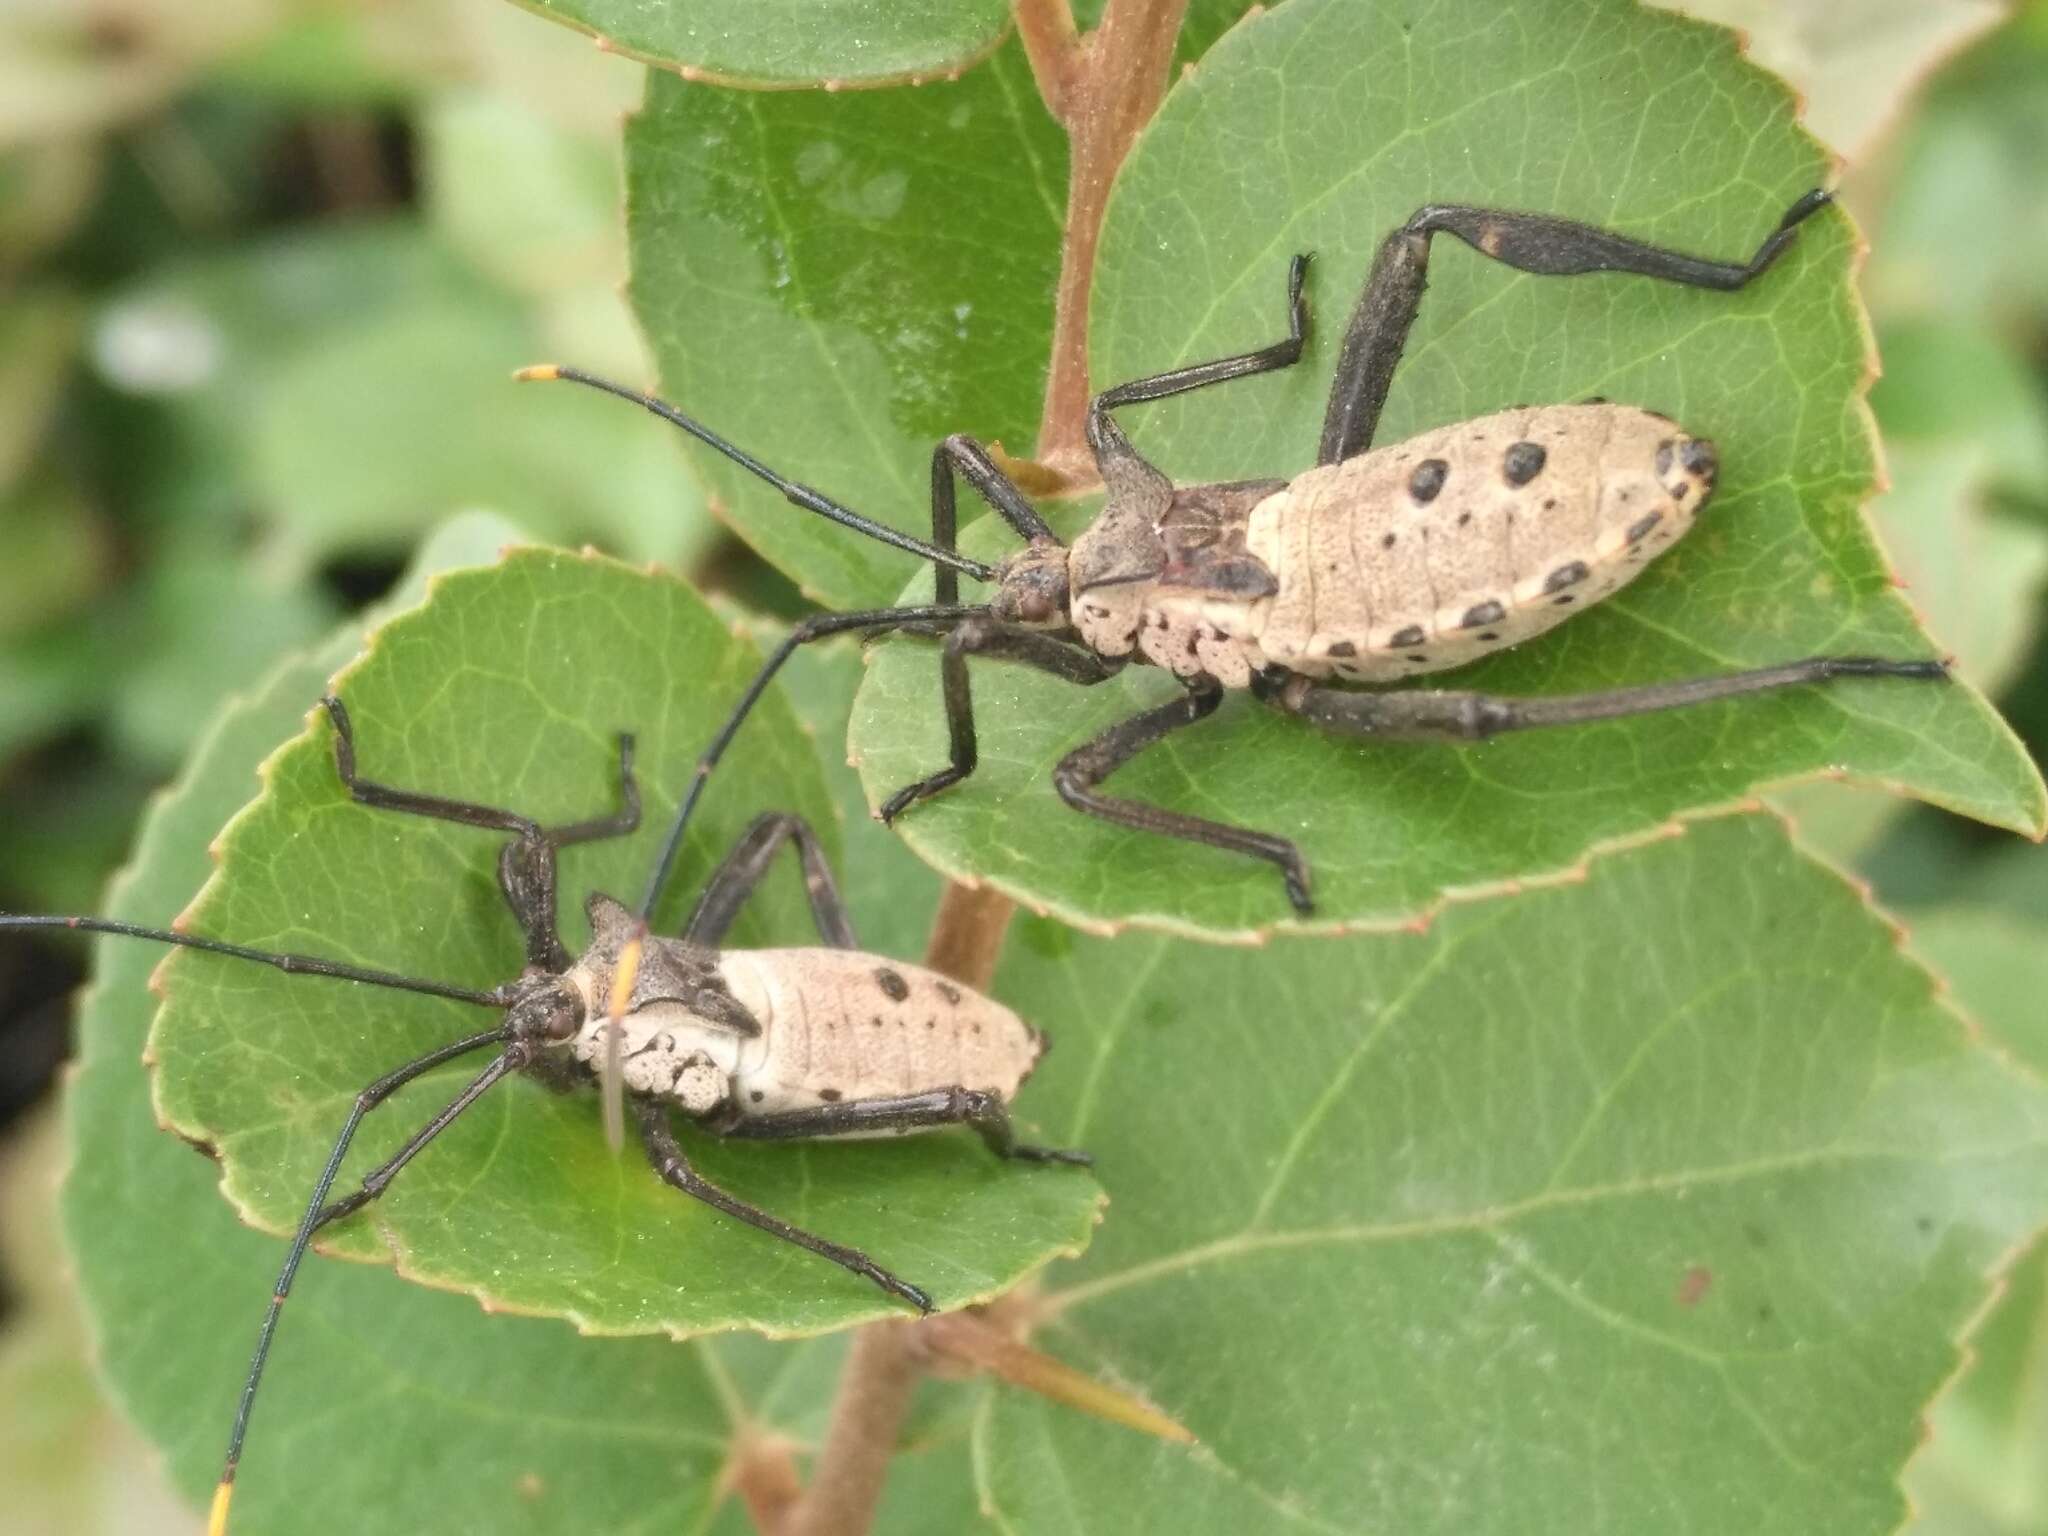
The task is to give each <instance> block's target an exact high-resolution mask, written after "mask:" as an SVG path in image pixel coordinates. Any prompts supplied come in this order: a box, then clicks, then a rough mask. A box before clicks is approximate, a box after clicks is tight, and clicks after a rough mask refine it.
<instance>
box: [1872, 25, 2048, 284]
mask: <svg viewBox="0 0 2048 1536" xmlns="http://www.w3.org/2000/svg"><path fill="white" fill-rule="evenodd" d="M2014 12H2015V14H2014V15H2013V17H2012V19H2011V20H2010V21H2009V22H2008V23H2007V24H2006V25H2004V26H2002V27H2000V28H1999V29H1998V30H1997V31H1996V32H1994V33H1992V34H1991V36H1990V37H1988V38H1986V39H1985V41H1984V42H1983V43H1982V44H1981V45H1979V46H1978V47H1976V48H1974V49H1972V50H1971V51H1970V52H1969V54H1967V55H1966V56H1965V57H1964V58H1962V59H1960V60H1958V61H1957V62H1956V64H1955V65H1953V66H1951V67H1950V68H1948V69H1946V70H1944V71H1943V72H1942V78H1941V80H1940V82H1939V84H1938V86H1937V88H1936V89H1935V90H1933V91H1931V92H1930V93H1929V96H1928V99H1927V101H1926V102H1925V103H1924V104H1923V106H1922V109H1921V111H1920V112H1919V113H1918V114H1917V117H1916V121H1915V123H1914V129H1913V135H1912V139H1911V141H1910V143H1909V144H1908V145H1907V146H1906V147H1905V149H1904V151H1903V152H1902V154H1901V156H1900V159H1901V164H1900V165H1899V166H1898V168H1897V170H1896V172H1895V173H1894V179H1893V187H1894V190H1893V212H1892V215H1891V216H1890V217H1888V218H1887V219H1886V220H1885V224H1884V229H1883V235H1884V238H1883V240H1882V241H1881V242H1880V243H1879V245H1878V247H1877V249H1876V251H1875V252H1874V253H1873V260H1872V262H1871V269H1870V279H1869V292H1870V295H1871V301H1872V303H1873V304H1874V305H1876V306H1877V307H1878V308H1879V309H1880V311H1881V312H1883V313H1885V314H1886V315H1888V316H1895V315H1899V314H1903V313H1906V312H1908V311H1914V312H1919V313H1924V314H1931V315H1943V316H1948V317H1952V318H1953V317H1964V318H1967V319H1969V320H1970V321H1972V322H1973V323H1975V322H1977V321H1978V320H1980V319H1981V317H1983V316H1985V315H1987V314H1989V315H1998V316H2003V317H2006V318H2007V319H2008V320H2009V321H2015V322H2018V323H2021V324H2032V323H2035V322H2034V321H2032V320H2031V319H2030V318H2029V317H2031V316H2036V315H2038V314H2039V313H2040V311H2041V309H2042V307H2043V306H2044V305H2048V273H2044V270H2043V266H2042V263H2041V261H2040V259H2039V254H2040V251H2041V249H2042V247H2043V244H2044V243H2048V202H2044V201H2043V199H2042V197H2041V195H2040V187H2041V165H2042V163H2043V158H2044V156H2048V92H2044V91H2042V89H2041V79H2042V72H2043V70H2044V69H2048V12H2044V11H2043V10H2041V8H2040V7H2038V6H2020V7H2015V8H2014Z"/></svg>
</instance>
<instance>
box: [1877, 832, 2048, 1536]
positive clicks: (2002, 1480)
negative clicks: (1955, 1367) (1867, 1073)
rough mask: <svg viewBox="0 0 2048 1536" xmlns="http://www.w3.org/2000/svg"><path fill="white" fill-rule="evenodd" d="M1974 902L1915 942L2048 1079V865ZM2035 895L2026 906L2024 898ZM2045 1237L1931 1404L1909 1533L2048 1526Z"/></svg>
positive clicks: (2007, 1044)
mask: <svg viewBox="0 0 2048 1536" xmlns="http://www.w3.org/2000/svg"><path fill="white" fill-rule="evenodd" d="M2000 883H2002V884H2004V886H2005V887H2006V889H2005V890H2004V892H2003V893H2002V894H2003V895H2004V897H2005V900H2004V901H2003V902H2001V903H1994V902H1993V901H1991V900H1987V899H1986V898H1988V897H1993V896H1996V895H1998V894H2000V893H1999V892H1998V891H1997V890H1996V889H1995V886H1994V887H1993V888H1990V889H1979V890H1977V891H1975V892H1973V893H1972V895H1971V897H1970V898H1969V899H1966V900H1964V901H1961V902H1957V903H1954V904H1952V905H1948V906H1943V907H1938V908H1934V909H1931V910H1928V911H1924V912H1915V913H1913V914H1911V923H1912V947H1913V950H1914V952H1915V953H1917V954H1919V955H1920V956H1922V957H1923V958H1925V959H1926V960H1927V961H1928V963H1929V964H1931V965H1932V966H1933V967H1934V968H1935V970H1936V971H1937V972H1939V973H1940V975H1941V976H1942V977H1943V978H1944V979H1945V980H1946V981H1947V982H1948V984H1949V986H1950V987H1951V988H1952V989H1953V992H1954V995H1955V998H1956V1001H1957V1003H1959V1004H1960V1005H1961V1006H1962V1007H1963V1008H1965V1009H1966V1010H1967V1011H1968V1012H1969V1013H1970V1015H1971V1017H1972V1018H1973V1019H1975V1020H1976V1021H1977V1022H1978V1023H1979V1024H1980V1025H1981V1026H1982V1027H1983V1029H1984V1031H1985V1033H1986V1035H1987V1036H1988V1037H1989V1038H1990V1039H1991V1040H1992V1041H1993V1042H1994V1043H1995V1044H1997V1045H1998V1046H2000V1047H2002V1048H2003V1049H2005V1050H2006V1051H2007V1052H2009V1053H2010V1054H2011V1055H2012V1056H2013V1057H2014V1058H2015V1059H2016V1060H2018V1061H2020V1062H2022V1063H2024V1064H2025V1065H2026V1066H2028V1067H2030V1068H2031V1069H2032V1070H2033V1071H2034V1072H2035V1073H2037V1074H2042V1075H2048V1020H2044V1018H2043V1016H2042V1010H2041V1005H2040V1000H2041V997H2042V995H2043V992H2044V990H2048V943H2044V942H2043V938H2044V928H2048V920H2044V917H2043V916H2042V914H2041V912H2040V911H2039V910H2038V908H2039V905H2040V901H2041V898H2042V897H2043V896H2048V866H2044V865H2043V864H2042V862H2041V859H2040V856H2039V854H2038V853H2035V854H2034V856H2033V858H2032V859H2031V860H2030V861H2029V862H2027V863H2024V864H2022V863H2020V862H2018V861H2013V862H2012V863H2011V864H2010V866H2009V874H2008V875H2007V876H2006V877H2005V878H2004V879H2003V880H2002V882H2000ZM2028 897H2031V898H2032V903H2031V904H2032V906H2033V907H2034V908H2036V909H2037V910H2034V911H2029V910H2028V904H2027V901H2026V898H2028ZM2044 1340H2048V1241H2037V1242H2036V1243H2035V1244H2034V1248H2033V1251H2032V1253H2031V1254H2028V1255H2027V1256H2025V1257H2023V1258H2020V1259H2019V1260H2017V1261H2016V1262H2015V1264H2014V1265H2013V1267H2012V1270H2011V1272H2010V1273H2009V1274H2007V1275H2006V1277H2005V1287H2004V1292H2003V1294H2002V1295H2001V1296H1999V1298H1998V1299H1997V1301H1996V1303H1995V1304H1994V1306H1993V1308H1992V1310H1991V1312H1990V1314H1989V1315H1988V1316H1987V1317H1986V1318H1985V1319H1984V1321H1983V1323H1982V1324H1981V1325H1980V1326H1979V1327H1978V1329H1977V1330H1976V1332H1975V1334H1974V1336H1973V1337H1972V1338H1971V1341H1970V1354H1971V1359H1970V1362H1969V1364H1968V1365H1967V1367H1966V1368H1965V1370H1964V1372H1963V1375H1962V1377H1961V1379H1960V1380H1958V1381H1957V1382H1955V1383H1954V1384H1953V1385H1952V1386H1951V1387H1950V1388H1949V1390H1948V1391H1947V1392H1945V1393H1944V1394H1943V1395H1942V1398H1941V1400H1940V1401H1939V1402H1938V1403H1936V1404H1935V1408H1934V1412H1933V1414H1932V1416H1931V1417H1930V1420H1929V1424H1930V1429H1931V1433H1930V1435H1929V1437H1928V1443H1927V1446H1926V1448H1925V1449H1924V1450H1923V1451H1922V1452H1921V1453H1920V1455H1919V1456H1917V1457H1916V1458H1915V1459H1914V1461H1913V1464H1912V1465H1911V1466H1910V1467H1909V1468H1908V1469H1907V1483H1906V1487H1907V1491H1908V1492H1909V1493H1910V1495H1911V1496H1912V1499H1913V1504H1914V1508H1915V1519H1914V1521H1913V1523H1912V1524H1911V1525H1910V1526H1908V1527H1907V1532H1908V1536H2037V1533H2039V1532H2040V1531H2041V1530H2043V1529H2044V1528H2048V1462H2044V1461H2043V1459H2042V1457H2041V1454H2040V1447H2041V1446H2042V1445H2043V1444H2048V1353H2044V1351H2043V1349H2042V1343H2043V1341H2044Z"/></svg>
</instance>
